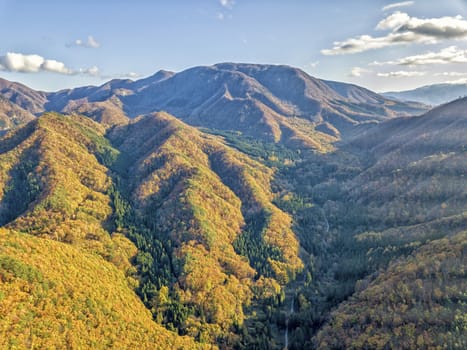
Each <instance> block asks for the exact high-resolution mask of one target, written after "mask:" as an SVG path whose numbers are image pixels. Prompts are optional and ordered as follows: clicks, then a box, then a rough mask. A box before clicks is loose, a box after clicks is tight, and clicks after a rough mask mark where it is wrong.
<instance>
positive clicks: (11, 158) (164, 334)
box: [0, 114, 202, 349]
mask: <svg viewBox="0 0 467 350" xmlns="http://www.w3.org/2000/svg"><path fill="white" fill-rule="evenodd" d="M103 132H104V130H103V128H102V127H101V126H99V125H97V124H96V123H93V122H91V121H90V120H89V119H87V118H84V117H63V116H59V115H54V114H48V115H43V116H42V117H41V118H39V119H35V120H33V121H31V122H30V123H28V124H27V125H26V126H24V127H22V128H20V129H17V131H15V132H14V133H9V134H8V135H7V136H5V137H4V138H3V139H2V140H1V141H0V148H1V151H0V152H1V154H0V167H1V172H0V188H1V193H2V196H1V199H0V220H1V224H2V226H3V228H2V229H1V230H0V242H1V247H2V248H1V250H0V314H1V315H2V317H1V318H0V325H1V329H2V336H1V337H0V344H1V347H2V348H13V347H17V348H27V347H38V348H49V347H53V348H67V347H69V348H75V347H76V348H96V349H107V348H114V347H118V348H127V349H131V348H135V347H138V348H144V349H150V348H151V349H152V348H154V346H156V348H160V349H166V348H169V347H172V346H173V347H175V348H202V346H201V345H199V344H198V345H196V344H195V342H194V341H193V340H192V339H190V338H188V337H180V336H178V335H177V334H176V333H174V332H169V331H168V330H166V329H165V328H164V327H162V326H160V325H158V324H156V323H155V322H153V321H152V317H151V313H150V312H149V310H147V309H146V308H145V306H144V305H143V302H142V301H141V299H139V298H138V297H137V295H136V294H135V292H134V288H135V286H136V285H137V284H138V280H137V274H136V270H135V268H134V267H132V264H131V262H130V261H131V260H132V259H134V256H135V255H136V253H137V249H136V247H135V246H134V245H133V243H131V242H130V241H129V240H128V239H127V238H125V237H124V236H123V235H122V234H119V233H112V231H111V225H109V219H110V218H111V215H112V207H111V199H110V197H109V194H108V191H109V188H110V186H111V180H110V177H109V176H108V175H107V169H106V168H105V167H104V166H103V165H102V164H100V163H99V162H98V161H97V159H107V158H106V156H109V155H111V154H114V152H116V151H115V150H113V149H112V148H111V146H110V144H109V143H108V142H107V141H106V140H105V139H104V138H103ZM96 281H99V282H98V283H96ZM3 332H6V333H3Z"/></svg>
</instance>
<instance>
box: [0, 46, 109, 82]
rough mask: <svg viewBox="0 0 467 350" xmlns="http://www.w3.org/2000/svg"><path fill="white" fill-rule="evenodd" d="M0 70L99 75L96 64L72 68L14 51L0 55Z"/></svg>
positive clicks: (38, 56) (58, 62) (54, 61)
mask: <svg viewBox="0 0 467 350" xmlns="http://www.w3.org/2000/svg"><path fill="white" fill-rule="evenodd" d="M0 70H2V71H7V72H18V73H39V72H51V73H57V74H64V75H77V74H81V75H88V76H93V77H97V76H100V74H99V69H98V68H97V67H96V66H94V67H91V68H87V69H79V70H73V69H71V68H69V67H67V65H66V64H65V63H63V62H60V61H57V60H53V59H46V58H44V57H42V56H40V55H36V54H32V55H25V54H22V53H16V52H7V53H6V54H5V55H4V56H0Z"/></svg>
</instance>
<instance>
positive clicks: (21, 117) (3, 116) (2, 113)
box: [0, 96, 35, 131]
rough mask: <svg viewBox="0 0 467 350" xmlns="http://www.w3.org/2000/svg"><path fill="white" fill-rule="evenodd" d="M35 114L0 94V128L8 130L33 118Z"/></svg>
mask: <svg viewBox="0 0 467 350" xmlns="http://www.w3.org/2000/svg"><path fill="white" fill-rule="evenodd" d="M34 118H35V116H34V115H33V114H31V113H30V112H28V111H26V110H24V109H23V108H21V107H19V106H18V105H16V104H14V103H12V102H10V101H9V100H8V99H6V98H4V97H1V96H0V130H5V131H6V130H10V129H13V128H15V127H16V126H18V125H21V124H25V123H27V122H28V121H30V120H33V119H34Z"/></svg>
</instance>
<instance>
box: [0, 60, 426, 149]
mask: <svg viewBox="0 0 467 350" xmlns="http://www.w3.org/2000/svg"><path fill="white" fill-rule="evenodd" d="M16 90H18V91H19V92H18V93H15V94H13V93H12V92H11V91H9V90H8V89H5V91H4V93H3V94H4V96H5V97H7V98H9V99H10V100H11V101H16V100H20V97H21V99H23V100H27V101H32V102H31V103H30V104H31V108H29V109H27V110H29V111H30V112H31V113H33V114H36V115H37V114H38V113H40V112H43V111H59V112H63V113H78V114H82V115H86V116H88V117H90V118H91V119H93V120H96V121H98V122H101V123H103V124H105V125H107V126H111V125H114V124H122V123H125V122H126V120H127V117H129V118H135V117H137V116H138V115H146V114H150V113H153V112H157V111H167V112H169V113H171V114H172V115H175V116H176V117H177V118H180V119H182V120H183V121H184V122H186V123H188V124H190V125H194V126H200V127H204V128H209V129H217V130H224V131H226V130H230V131H236V132H241V133H243V134H244V135H246V136H250V137H255V138H260V139H262V140H265V141H272V142H276V143H277V142H280V143H282V144H286V145H288V146H292V147H296V148H300V147H308V148H313V149H316V150H318V151H324V150H325V149H328V148H329V144H331V143H333V142H335V141H336V140H338V139H340V138H341V133H344V134H346V133H347V132H348V131H350V130H353V129H354V127H355V126H356V125H360V124H366V123H375V122H379V121H381V120H385V119H388V118H393V117H396V116H408V115H416V114H420V113H422V112H423V111H425V110H426V107H425V106H423V105H421V104H416V103H405V102H395V101H392V100H389V99H386V98H384V97H382V96H380V95H378V94H376V93H373V92H371V91H369V90H367V89H364V88H361V87H358V86H356V85H350V84H344V83H338V82H330V81H324V80H319V79H316V78H313V77H311V76H309V75H308V74H306V73H305V72H303V71H301V70H299V69H297V68H292V67H289V66H274V65H254V64H234V63H223V64H217V65H214V66H209V67H195V68H191V69H188V70H185V71H183V72H180V73H173V72H167V71H159V72H157V73H156V74H155V75H153V76H151V77H148V78H145V79H141V80H138V81H131V80H119V79H116V80H112V81H110V82H108V83H106V84H104V85H102V86H99V87H94V86H88V87H81V88H76V89H69V90H63V91H59V92H54V93H47V94H46V93H39V92H38V93H36V95H34V94H32V93H31V92H30V91H24V96H23V95H22V91H23V90H24V89H23V90H19V89H16ZM16 90H15V91H16ZM13 95H14V96H20V97H16V98H15V99H13V98H10V97H11V96H13ZM9 96H10V97H9ZM23 105H24V108H26V106H25V104H24V103H23V104H21V106H23Z"/></svg>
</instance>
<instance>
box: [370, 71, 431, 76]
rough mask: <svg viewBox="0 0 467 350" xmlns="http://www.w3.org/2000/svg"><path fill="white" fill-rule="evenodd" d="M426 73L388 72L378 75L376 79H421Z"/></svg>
mask: <svg viewBox="0 0 467 350" xmlns="http://www.w3.org/2000/svg"><path fill="white" fill-rule="evenodd" d="M425 74H426V72H415V71H405V70H401V71H397V72H388V73H378V74H377V76H378V77H385V78H407V77H421V76H424V75H425Z"/></svg>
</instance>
